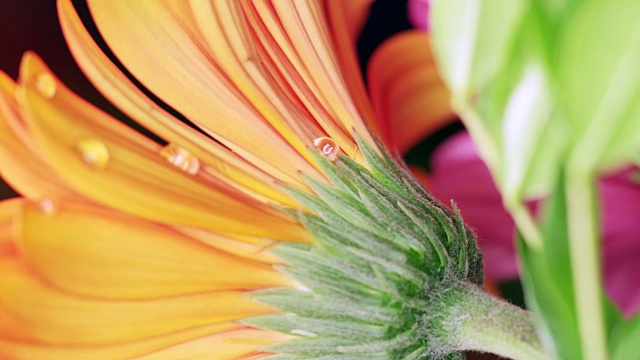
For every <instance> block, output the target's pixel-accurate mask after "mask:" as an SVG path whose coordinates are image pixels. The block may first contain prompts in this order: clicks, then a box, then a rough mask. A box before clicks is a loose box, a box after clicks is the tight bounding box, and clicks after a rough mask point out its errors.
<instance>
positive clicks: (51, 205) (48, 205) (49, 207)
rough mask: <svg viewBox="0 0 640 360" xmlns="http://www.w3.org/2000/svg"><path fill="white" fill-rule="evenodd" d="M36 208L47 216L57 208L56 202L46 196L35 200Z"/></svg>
mask: <svg viewBox="0 0 640 360" xmlns="http://www.w3.org/2000/svg"><path fill="white" fill-rule="evenodd" d="M37 206H38V209H40V211H42V213H43V214H45V215H47V216H51V215H53V214H55V213H56V210H57V209H58V207H57V205H56V203H55V202H54V201H53V200H52V199H51V198H48V197H45V198H42V199H40V200H38V202H37Z"/></svg>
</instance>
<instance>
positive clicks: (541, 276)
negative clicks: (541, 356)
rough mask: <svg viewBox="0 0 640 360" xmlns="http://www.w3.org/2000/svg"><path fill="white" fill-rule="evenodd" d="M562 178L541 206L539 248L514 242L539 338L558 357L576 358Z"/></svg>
mask: <svg viewBox="0 0 640 360" xmlns="http://www.w3.org/2000/svg"><path fill="white" fill-rule="evenodd" d="M562 184H563V181H562V178H560V179H558V186H557V188H556V191H555V192H554V194H553V196H552V197H551V198H550V199H549V200H548V203H547V204H546V206H545V209H544V210H545V214H544V221H543V249H542V250H537V249H531V248H528V247H527V245H526V243H524V241H522V239H521V238H520V239H519V241H518V245H519V252H520V259H521V261H522V280H523V285H524V289H525V298H526V301H527V305H528V307H529V308H531V309H532V310H533V311H534V313H536V315H537V316H538V318H539V319H540V321H541V325H542V329H543V331H542V332H543V336H542V338H543V341H544V342H545V346H546V347H547V348H548V349H547V351H548V352H549V353H555V354H556V355H557V356H556V357H557V358H558V359H580V358H582V356H581V348H580V338H579V336H578V334H579V331H578V323H577V318H576V311H575V305H574V293H573V279H572V275H571V268H570V264H571V262H570V259H569V247H568V230H567V225H566V224H567V204H566V199H565V193H564V187H563V186H562Z"/></svg>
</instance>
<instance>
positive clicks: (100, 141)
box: [18, 55, 310, 241]
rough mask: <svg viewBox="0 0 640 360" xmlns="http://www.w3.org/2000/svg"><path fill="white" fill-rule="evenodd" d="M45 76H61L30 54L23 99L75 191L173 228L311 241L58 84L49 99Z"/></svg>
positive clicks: (37, 133)
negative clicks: (174, 161)
mask: <svg viewBox="0 0 640 360" xmlns="http://www.w3.org/2000/svg"><path fill="white" fill-rule="evenodd" d="M42 74H48V75H49V76H51V77H53V75H52V74H51V73H50V71H49V70H48V69H47V68H46V67H45V66H44V64H42V62H41V60H39V59H37V58H35V57H34V56H31V55H27V56H26V57H25V59H24V61H23V66H22V69H21V78H20V81H21V84H22V87H21V88H20V89H19V93H18V98H19V100H20V102H21V103H22V109H23V112H24V114H23V115H24V116H25V118H26V119H27V122H28V124H29V128H30V129H31V131H32V132H33V135H34V140H35V141H36V142H37V145H38V146H39V147H40V149H41V153H42V156H43V157H44V158H45V159H46V160H47V162H48V164H49V166H50V167H51V168H53V169H55V171H56V173H57V174H59V176H60V177H61V178H63V179H64V181H65V183H67V184H69V186H71V187H73V189H74V190H76V191H78V192H80V193H82V194H83V195H85V196H87V197H90V198H92V199H95V200H96V201H98V202H100V203H103V204H106V205H108V206H111V207H114V208H117V209H120V210H122V211H125V212H130V213H134V214H136V215H140V216H143V217H146V218H149V219H152V220H156V221H160V222H165V223H169V224H180V225H188V226H197V227H202V228H205V229H209V230H214V231H222V232H229V233H239V234H248V235H255V236H265V237H272V238H276V239H283V240H290V241H301V240H302V241H305V240H308V239H309V237H310V235H309V234H308V233H307V232H306V231H304V229H303V228H302V227H301V226H300V225H299V224H297V223H295V222H292V220H290V219H289V218H286V217H284V216H283V215H282V214H281V213H279V212H278V211H276V210H274V209H272V208H271V207H270V206H267V205H265V204H263V203H260V202H258V201H256V200H255V199H252V198H250V197H248V196H246V195H244V194H241V193H239V192H238V191H235V190H233V189H231V188H229V187H227V186H224V185H223V184H212V183H211V182H208V181H203V180H201V179H199V178H198V177H197V176H192V175H191V174H188V173H187V172H185V171H182V170H180V169H178V168H176V167H175V166H172V165H170V164H169V163H168V162H167V161H166V160H165V159H164V158H163V157H162V156H161V155H160V154H159V152H160V146H159V145H157V144H155V143H152V142H151V141H150V140H148V139H146V138H143V137H142V136H141V135H139V134H138V133H136V132H135V131H133V130H131V129H130V128H128V127H126V126H124V125H122V124H120V123H119V122H117V121H116V120H115V119H113V118H111V117H110V116H108V115H106V114H104V113H103V112H101V111H100V110H98V109H96V108H95V107H93V106H91V105H90V104H88V103H86V102H85V101H83V100H81V99H79V98H78V97H77V96H76V95H75V94H73V93H71V92H70V91H69V90H68V89H67V88H66V87H64V85H63V84H62V83H60V82H59V81H57V79H56V87H57V90H56V93H55V95H53V96H50V97H48V96H46V95H44V94H43V93H42V92H40V91H38V89H37V88H36V87H35V83H36V79H37V78H38V76H42ZM216 185H217V186H216Z"/></svg>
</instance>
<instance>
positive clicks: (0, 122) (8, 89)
mask: <svg viewBox="0 0 640 360" xmlns="http://www.w3.org/2000/svg"><path fill="white" fill-rule="evenodd" d="M15 88H16V84H15V83H14V81H13V80H12V79H11V78H9V77H8V76H7V75H6V74H4V73H2V72H0V164H2V166H0V175H1V176H2V178H3V180H4V181H5V182H7V183H8V184H9V185H11V187H12V188H14V189H15V190H16V191H18V192H19V193H20V194H22V195H23V196H26V197H28V198H31V199H43V198H45V197H56V198H72V197H78V195H77V194H75V193H74V192H73V191H71V190H70V189H69V188H68V187H67V186H65V185H64V183H63V182H62V181H61V180H60V179H59V178H58V177H57V176H56V175H55V174H53V172H52V171H51V169H50V168H49V166H47V165H46V163H45V162H44V161H43V160H42V159H41V158H40V156H38V154H37V149H34V148H33V144H31V142H30V141H29V139H30V136H29V135H28V130H27V129H26V128H25V124H24V121H23V119H22V117H21V115H20V112H19V109H18V104H17V103H16V99H15V90H16V89H15ZM25 164H28V166H25Z"/></svg>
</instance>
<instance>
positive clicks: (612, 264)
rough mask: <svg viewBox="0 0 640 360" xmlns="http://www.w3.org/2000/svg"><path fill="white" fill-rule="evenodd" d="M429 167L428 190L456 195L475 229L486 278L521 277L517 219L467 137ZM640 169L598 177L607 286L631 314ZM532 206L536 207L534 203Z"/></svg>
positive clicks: (636, 292)
mask: <svg viewBox="0 0 640 360" xmlns="http://www.w3.org/2000/svg"><path fill="white" fill-rule="evenodd" d="M431 165H432V175H431V177H430V184H431V185H430V190H431V192H432V193H433V194H434V195H435V196H436V197H438V198H439V199H440V200H442V201H443V202H445V203H448V202H449V201H450V200H451V199H454V200H455V201H456V203H457V204H458V206H459V207H460V209H461V212H462V216H463V217H464V219H465V221H466V222H467V223H468V224H469V225H471V226H472V227H474V228H475V229H476V230H477V233H478V236H479V242H480V247H481V248H482V251H483V253H484V264H485V271H486V274H487V277H488V278H489V279H492V280H494V281H498V282H499V281H503V280H508V279H513V278H515V277H517V275H518V268H517V263H516V258H515V252H514V247H513V234H514V224H513V221H512V220H511V218H510V216H509V215H508V213H507V212H506V211H505V209H504V207H503V206H502V200H501V197H500V193H499V192H498V190H497V188H496V186H495V184H494V183H493V181H492V178H491V175H490V173H489V171H488V169H487V168H486V166H485V165H484V163H483V162H482V160H481V159H480V158H479V157H478V154H477V152H476V150H475V147H474V145H473V142H472V141H471V138H470V137H469V135H468V134H467V133H460V134H456V135H454V136H452V137H451V138H450V139H448V140H447V141H446V142H444V143H443V144H442V145H441V146H440V147H439V148H438V149H437V150H436V151H435V153H434V154H433V157H432V160H431ZM637 171H638V169H637V168H629V169H626V170H624V171H621V172H618V173H615V174H612V175H607V176H605V177H603V178H601V179H600V181H599V192H600V198H601V201H602V204H603V215H602V221H603V236H604V239H605V240H604V269H605V288H606V290H607V292H608V293H609V295H610V296H611V297H612V299H613V300H614V302H615V303H616V304H618V306H620V308H621V309H622V310H623V312H624V313H625V314H627V315H630V314H632V313H634V312H635V311H637V310H638V309H640V286H637V284H638V279H640V275H638V274H640V261H638V260H640V183H638V182H637V181H634V180H633V179H632V177H631V176H632V174H634V173H635V172H637ZM530 205H531V206H532V207H534V208H535V207H536V203H535V202H532V203H531V204H530Z"/></svg>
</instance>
